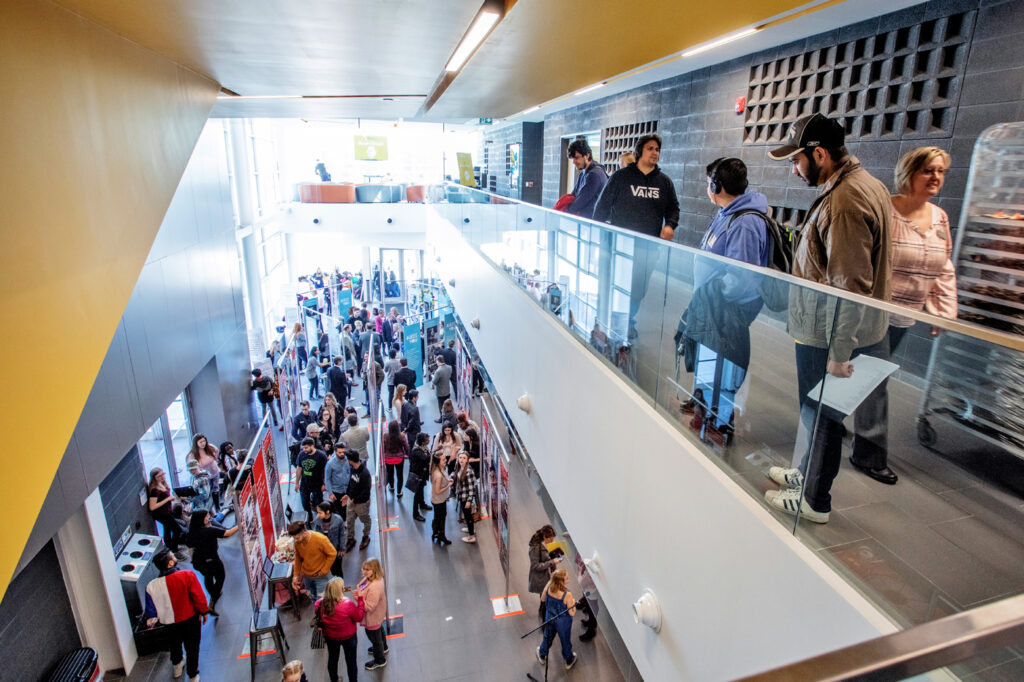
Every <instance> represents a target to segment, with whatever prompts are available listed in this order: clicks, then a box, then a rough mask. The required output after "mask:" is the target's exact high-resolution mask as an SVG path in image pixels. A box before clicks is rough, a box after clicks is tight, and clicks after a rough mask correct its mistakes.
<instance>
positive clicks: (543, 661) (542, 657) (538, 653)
mask: <svg viewBox="0 0 1024 682" xmlns="http://www.w3.org/2000/svg"><path fill="white" fill-rule="evenodd" d="M537 660H538V661H540V664H541V665H544V664H545V663H546V662H547V656H541V655H540V647H537Z"/></svg>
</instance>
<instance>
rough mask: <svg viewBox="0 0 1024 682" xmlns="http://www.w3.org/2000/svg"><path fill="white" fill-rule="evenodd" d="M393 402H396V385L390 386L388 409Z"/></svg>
mask: <svg viewBox="0 0 1024 682" xmlns="http://www.w3.org/2000/svg"><path fill="white" fill-rule="evenodd" d="M393 402H395V385H394V384H388V407H390V406H391V404H392V403H393ZM399 416H401V415H399Z"/></svg>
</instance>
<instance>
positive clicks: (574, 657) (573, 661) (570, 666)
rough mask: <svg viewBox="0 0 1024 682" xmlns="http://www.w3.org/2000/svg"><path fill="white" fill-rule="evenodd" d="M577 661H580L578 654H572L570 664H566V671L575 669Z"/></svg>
mask: <svg viewBox="0 0 1024 682" xmlns="http://www.w3.org/2000/svg"><path fill="white" fill-rule="evenodd" d="M577 660H579V656H577V655H576V652H575V651H574V652H572V658H571V659H569V662H568V663H566V664H565V669H566V670H571V669H572V667H573V666H574V665H576V661H577Z"/></svg>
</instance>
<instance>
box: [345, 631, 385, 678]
mask: <svg viewBox="0 0 1024 682" xmlns="http://www.w3.org/2000/svg"><path fill="white" fill-rule="evenodd" d="M366 637H367V639H369V640H370V644H371V645H372V646H373V662H374V663H383V662H384V649H385V648H386V646H387V645H385V644H384V626H383V625H381V626H380V627H379V628H377V629H376V630H369V629H367V631H366ZM353 679H355V678H353Z"/></svg>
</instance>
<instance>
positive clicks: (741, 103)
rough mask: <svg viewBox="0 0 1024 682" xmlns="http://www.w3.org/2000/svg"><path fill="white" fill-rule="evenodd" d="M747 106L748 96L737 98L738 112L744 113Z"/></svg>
mask: <svg viewBox="0 0 1024 682" xmlns="http://www.w3.org/2000/svg"><path fill="white" fill-rule="evenodd" d="M746 108H747V98H746V97H737V98H736V113H737V114H742V113H743V110H744V109H746Z"/></svg>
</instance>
